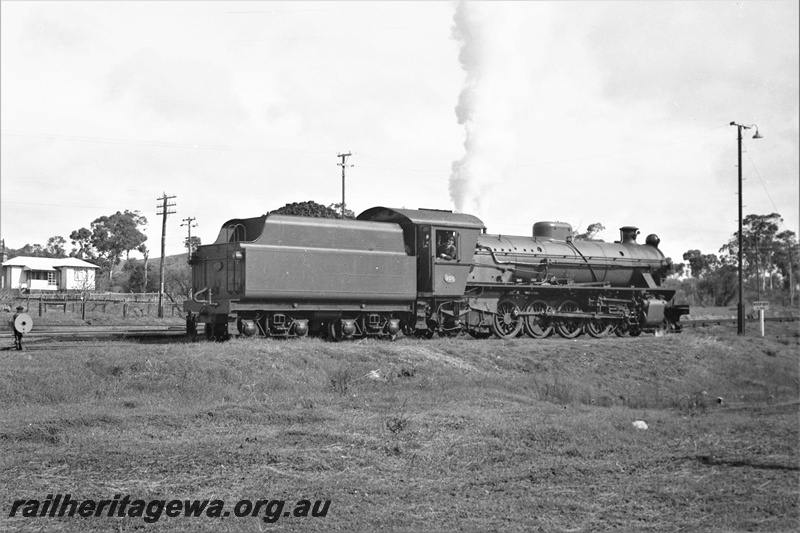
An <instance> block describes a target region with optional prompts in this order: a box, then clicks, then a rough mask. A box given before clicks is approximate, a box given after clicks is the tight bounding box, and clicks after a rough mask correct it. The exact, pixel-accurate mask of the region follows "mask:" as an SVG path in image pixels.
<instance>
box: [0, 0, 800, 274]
mask: <svg viewBox="0 0 800 533" xmlns="http://www.w3.org/2000/svg"><path fill="white" fill-rule="evenodd" d="M0 7H1V9H2V13H1V14H0V15H1V16H0V20H1V21H2V32H1V33H0V35H1V36H2V46H1V47H0V52H1V53H2V56H1V58H0V69H2V70H0V79H1V80H2V81H1V82H0V83H1V84H2V85H1V86H0V96H1V97H2V102H0V110H1V111H2V112H1V113H0V121H1V124H2V128H1V129H2V151H1V152H0V163H1V166H0V178H1V179H2V181H1V182H0V192H1V193H2V199H1V200H2V212H1V213H0V215H1V216H2V226H0V233H1V236H2V238H4V239H5V242H6V245H7V246H9V247H12V248H19V247H21V246H23V245H24V244H26V243H31V244H33V243H40V244H45V243H46V241H47V239H48V238H49V237H52V236H54V235H61V236H64V237H65V238H67V239H68V237H69V234H70V233H71V232H72V231H73V230H75V229H78V228H81V227H89V225H90V224H91V222H92V221H93V220H94V219H96V218H98V217H100V216H103V215H110V214H113V213H114V212H116V211H124V210H125V209H128V210H131V211H135V210H136V211H140V212H141V214H142V215H144V216H145V217H147V219H148V221H149V224H148V228H147V231H146V233H147V235H148V241H147V244H148V246H149V248H150V250H151V257H155V256H158V255H159V253H160V252H159V250H160V235H161V218H160V217H158V216H157V215H156V204H157V201H156V199H157V198H158V197H160V196H161V195H162V193H166V194H167V195H174V196H175V197H176V198H175V199H174V203H175V204H176V206H175V210H176V214H174V215H170V217H169V219H168V222H167V254H168V255H171V254H176V253H181V252H182V251H185V250H184V249H183V239H184V238H185V237H186V227H181V221H182V219H185V218H187V217H193V218H195V219H196V223H197V224H198V226H197V227H196V228H194V229H193V234H195V235H198V236H199V237H200V238H201V239H202V241H203V242H204V243H210V242H212V241H213V240H214V239H215V238H216V235H217V232H218V231H219V228H220V226H221V225H222V223H223V222H224V221H226V220H228V219H230V218H236V217H252V216H259V215H262V214H264V213H266V212H267V211H270V210H273V209H276V208H279V207H281V206H283V205H285V204H286V203H290V202H301V201H305V200H314V201H316V202H318V203H321V204H325V205H328V204H332V203H335V202H340V201H341V187H342V183H341V168H340V167H339V166H337V163H339V162H340V159H338V158H337V154H338V153H341V152H347V151H350V152H352V154H353V155H352V157H350V158H349V160H348V164H352V165H353V166H352V167H348V168H347V180H346V185H347V191H346V203H347V207H348V208H350V209H352V210H354V211H355V212H356V214H358V213H360V212H361V211H363V210H366V209H367V208H370V207H373V206H377V205H383V206H389V207H407V208H417V207H431V208H437V209H453V210H458V211H462V212H467V213H472V214H475V215H477V216H478V217H480V218H481V219H482V220H483V222H484V224H485V225H486V226H487V228H488V231H489V232H490V233H505V234H516V235H530V233H531V226H532V224H533V223H534V222H536V221H540V220H559V221H564V222H569V223H570V224H572V225H573V227H575V228H576V229H579V230H585V229H586V227H587V226H588V225H589V224H591V223H594V222H600V223H602V224H603V225H604V226H605V227H606V228H607V229H606V230H605V231H604V232H603V233H602V234H601V235H600V237H601V238H604V239H606V240H608V241H612V240H615V239H617V238H618V228H619V227H620V226H623V225H635V226H638V227H639V228H641V231H642V237H641V238H640V239H641V240H642V241H643V240H644V235H647V234H649V233H656V234H658V235H659V236H660V237H661V240H662V244H661V248H662V250H663V251H664V253H665V254H666V255H668V256H671V257H673V259H675V260H676V261H680V260H681V257H682V255H683V253H684V252H685V251H687V250H688V249H700V250H702V251H703V252H705V253H711V252H713V253H717V252H718V250H719V248H720V246H721V245H722V244H724V243H725V242H727V240H728V238H729V237H730V236H731V235H732V234H733V233H734V232H735V231H736V229H737V216H738V199H737V195H736V191H737V167H736V165H737V141H736V134H737V128H736V127H733V126H730V125H729V124H730V123H731V121H736V122H740V123H743V124H747V125H750V124H755V125H757V126H758V130H759V132H760V133H761V134H762V135H763V136H764V138H763V139H759V140H753V139H751V137H752V134H753V133H754V131H755V130H754V129H750V130H745V139H744V153H743V164H742V170H743V173H744V177H745V181H744V203H745V206H746V207H745V214H749V213H757V214H769V213H773V212H778V213H780V214H781V215H783V217H784V220H785V222H784V226H783V228H782V229H790V230H792V231H794V232H796V233H797V232H798V210H799V206H800V190H799V189H798V182H799V181H800V179H799V177H798V176H800V163H799V159H800V157H799V156H798V152H800V137H799V136H798V126H799V123H800V115H799V112H798V99H799V97H798V93H800V88H799V87H798V85H800V83H799V82H800V59H798V49H799V48H800V43H798V26H799V25H800V23H799V22H798V20H800V16H799V13H798V3H797V1H796V0H791V1H785V2H782V1H767V2H748V1H740V2H727V1H711V2H669V1H663V2H653V1H640V2H637V1H627V2H606V1H591V2H577V1H574V2H509V3H504V2H490V3H489V2H487V3H483V2H468V3H466V4H458V3H454V2H444V1H441V2H396V1H395V2H361V1H359V2H339V1H330V2H329V1H325V2H257V1H250V2H240V3H237V2H212V1H203V2H189V1H181V2H144V1H141V2H118V1H117V2H95V1H92V2H78V1H71V2H42V1H37V2H23V1H6V0H3V1H2V3H0Z"/></svg>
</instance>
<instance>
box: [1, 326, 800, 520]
mask: <svg viewBox="0 0 800 533" xmlns="http://www.w3.org/2000/svg"><path fill="white" fill-rule="evenodd" d="M767 333H768V335H767V336H766V337H764V338H761V337H758V336H756V330H755V328H753V327H750V329H749V331H748V336H747V337H744V338H740V337H737V336H736V333H735V328H730V327H727V328H724V327H714V328H702V329H696V330H687V331H686V332H684V333H682V334H679V335H668V336H666V337H659V338H656V337H653V336H642V337H639V338H624V339H618V338H608V339H600V340H597V339H591V338H588V337H586V336H582V337H579V338H577V339H575V340H563V339H558V338H555V339H547V340H544V341H538V342H533V341H529V340H527V339H523V338H521V339H515V340H513V341H500V340H488V341H476V340H472V339H469V338H466V337H463V338H462V337H459V338H456V339H434V340H431V341H419V340H413V339H408V338H400V339H398V341H396V342H393V343H388V342H375V341H360V342H347V343H339V344H336V343H329V342H325V341H321V340H315V339H306V340H300V341H290V342H283V341H264V340H259V339H242V340H233V341H231V342H227V343H207V342H197V343H184V344H181V343H171V344H136V343H133V342H99V341H98V342H87V343H83V344H81V343H74V344H64V345H63V346H59V347H58V348H57V349H55V348H54V349H52V350H50V349H38V350H35V349H30V350H27V351H24V352H17V351H2V352H0V362H1V363H2V364H1V365H0V530H22V531H133V530H149V531H195V530H209V531H212V530H213V531H267V530H271V531H289V530H292V531H293V530H303V531H307V530H311V531H316V530H319V531H377V530H388V531H548V532H549V531H564V532H566V531H569V532H577V531H587V532H590V531H591V532H595V531H703V532H708V531H726V532H727V531H765V532H774V531H793V530H795V528H796V527H797V526H798V523H799V522H798V521H799V520H800V508H799V507H798V505H799V504H800V444H799V443H800V427H799V426H800V418H799V417H798V414H800V407H799V404H798V400H799V399H800V372H799V369H800V367H799V366H798V362H799V357H800V356H799V355H798V353H799V350H798V347H800V344H799V341H800V332H798V331H797V323H796V322H795V323H768V324H767ZM3 339H4V340H3V341H2V342H3V344H8V345H11V339H10V335H7V336H3ZM718 398H719V400H718ZM635 421H644V422H645V423H646V424H647V426H648V428H647V429H637V428H635V427H634V425H633V422H635ZM56 494H62V495H63V494H70V495H71V498H72V499H74V500H75V499H77V500H84V499H91V500H95V501H99V500H104V499H109V500H110V499H112V498H114V496H115V495H120V496H119V497H118V499H119V498H121V497H124V496H126V495H127V496H129V497H130V498H131V500H135V499H141V500H145V501H150V500H166V501H170V500H194V499H198V500H204V499H208V500H211V501H213V500H222V501H224V502H225V510H227V511H229V512H230V514H229V516H228V517H225V518H222V517H220V518H213V517H208V516H205V515H204V516H201V517H186V516H183V514H181V516H174V517H170V516H167V515H166V511H164V512H163V513H161V515H160V516H159V517H158V520H157V521H154V520H152V519H151V520H150V521H147V520H145V518H146V515H145V516H143V517H135V516H124V517H117V516H111V517H109V516H107V514H108V513H105V512H102V513H100V514H101V516H91V517H88V518H82V517H78V516H74V517H66V516H65V517H61V518H59V517H57V516H56V517H53V518H51V517H31V516H24V515H23V510H24V509H25V508H26V507H27V508H28V509H29V511H28V514H30V513H31V512H32V511H30V509H32V507H31V505H32V504H30V502H29V500H39V501H40V502H43V501H44V500H46V499H47V496H48V495H56ZM51 499H52V498H51ZM244 499H249V500H251V501H253V502H255V501H256V500H285V501H286V502H287V503H286V507H285V508H284V511H285V512H287V513H288V511H290V510H293V509H294V508H295V504H296V502H298V501H300V500H309V501H311V502H314V501H316V500H321V501H325V500H330V502H331V503H330V506H329V508H328V509H327V513H326V516H324V517H313V516H310V515H309V516H305V517H297V516H284V513H280V514H279V515H276V516H272V515H270V517H271V518H275V521H273V522H268V521H266V520H265V518H270V517H267V516H266V510H267V508H266V507H264V508H262V510H261V511H260V513H259V514H258V516H255V517H253V516H248V517H236V516H234V513H233V512H232V511H233V508H234V505H235V504H236V502H238V501H239V500H244ZM17 500H25V501H26V502H28V503H26V504H25V505H21V504H20V505H18V507H17V509H16V512H15V513H14V514H15V516H13V517H10V516H9V515H10V514H11V512H12V508H13V506H14V502H15V501H17ZM271 509H272V510H274V509H275V508H274V507H273V508H271ZM151 516H154V515H151Z"/></svg>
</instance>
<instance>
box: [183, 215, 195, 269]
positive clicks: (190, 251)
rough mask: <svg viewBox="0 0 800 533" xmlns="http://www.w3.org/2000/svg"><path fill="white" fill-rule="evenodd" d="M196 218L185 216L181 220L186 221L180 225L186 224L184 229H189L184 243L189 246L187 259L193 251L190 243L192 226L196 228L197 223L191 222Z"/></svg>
mask: <svg viewBox="0 0 800 533" xmlns="http://www.w3.org/2000/svg"><path fill="white" fill-rule="evenodd" d="M195 220H197V219H196V218H194V217H187V218H184V219H183V220H182V222H186V224H181V227H183V226H186V229H187V230H188V231H189V238H188V239H187V240H186V245H187V247H188V248H189V259H191V258H192V252H193V251H194V246H193V243H192V228H196V227H197V224H192V222H193V221H195Z"/></svg>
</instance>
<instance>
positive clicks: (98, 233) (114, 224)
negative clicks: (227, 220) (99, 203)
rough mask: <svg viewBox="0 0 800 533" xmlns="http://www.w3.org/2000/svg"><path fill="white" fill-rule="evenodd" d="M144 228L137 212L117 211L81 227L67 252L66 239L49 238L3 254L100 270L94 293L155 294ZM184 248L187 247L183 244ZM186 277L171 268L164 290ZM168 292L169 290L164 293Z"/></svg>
mask: <svg viewBox="0 0 800 533" xmlns="http://www.w3.org/2000/svg"><path fill="white" fill-rule="evenodd" d="M146 226H147V218H145V217H144V216H143V215H142V214H140V212H139V211H128V210H127V209H126V210H125V211H123V212H121V211H117V212H116V213H114V214H112V215H106V216H101V217H98V218H96V219H95V220H93V221H92V223H91V224H90V225H89V227H88V228H86V227H82V228H80V229H76V230H73V231H72V232H71V233H70V234H69V242H70V243H71V244H72V248H71V250H70V251H69V252H67V246H68V244H67V239H65V238H64V237H63V236H61V235H56V236H53V237H50V238H49V239H48V240H47V244H44V245H41V244H25V246H23V247H22V248H18V249H13V248H8V249H6V250H5V252H6V253H7V255H8V257H9V259H10V258H13V257H17V256H26V257H52V258H64V257H75V258H77V259H81V260H83V261H86V262H88V263H91V264H93V265H97V266H98V267H100V275H99V276H98V277H97V278H96V285H97V289H98V290H112V291H123V292H158V290H159V282H158V276H157V275H156V276H153V275H148V259H149V255H150V251H149V249H148V248H147V245H146V244H145V241H147V235H145V234H144V233H143V231H142V230H143V229H144V228H145V227H146ZM192 241H193V242H192V243H191V244H192V245H193V246H195V247H196V246H197V245H199V243H200V240H199V239H198V238H196V237H192ZM185 244H186V245H187V246H188V245H189V243H188V242H187V243H185ZM134 250H135V251H137V252H139V253H141V254H142V256H143V257H144V261H137V260H131V259H130V253H131V252H132V251H134ZM123 257H124V258H125V260H126V262H125V265H124V266H123V269H122V272H123V276H122V277H121V279H119V280H116V281H115V279H114V269H115V268H117V267H118V266H119V264H120V263H121V262H122V259H123ZM189 277H190V274H189V270H188V266H186V268H177V267H173V268H171V269H170V271H169V272H167V273H166V274H165V284H166V286H167V287H169V285H170V281H172V285H175V286H178V287H182V286H187V288H188V281H186V280H187V279H188V278H189ZM168 290H169V289H168Z"/></svg>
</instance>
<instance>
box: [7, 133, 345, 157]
mask: <svg viewBox="0 0 800 533" xmlns="http://www.w3.org/2000/svg"><path fill="white" fill-rule="evenodd" d="M0 135H5V136H10V137H30V138H38V139H52V140H64V141H75V142H92V143H105V144H123V145H131V146H152V147H155V148H191V149H197V150H229V151H235V152H264V153H274V152H295V153H304V154H325V153H330V150H322V149H319V150H317V149H305V148H277V147H273V148H267V147H259V146H230V145H216V144H197V143H178V142H167V141H143V140H136V139H114V138H110V137H87V136H80V135H61V134H55V133H21V132H0Z"/></svg>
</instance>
